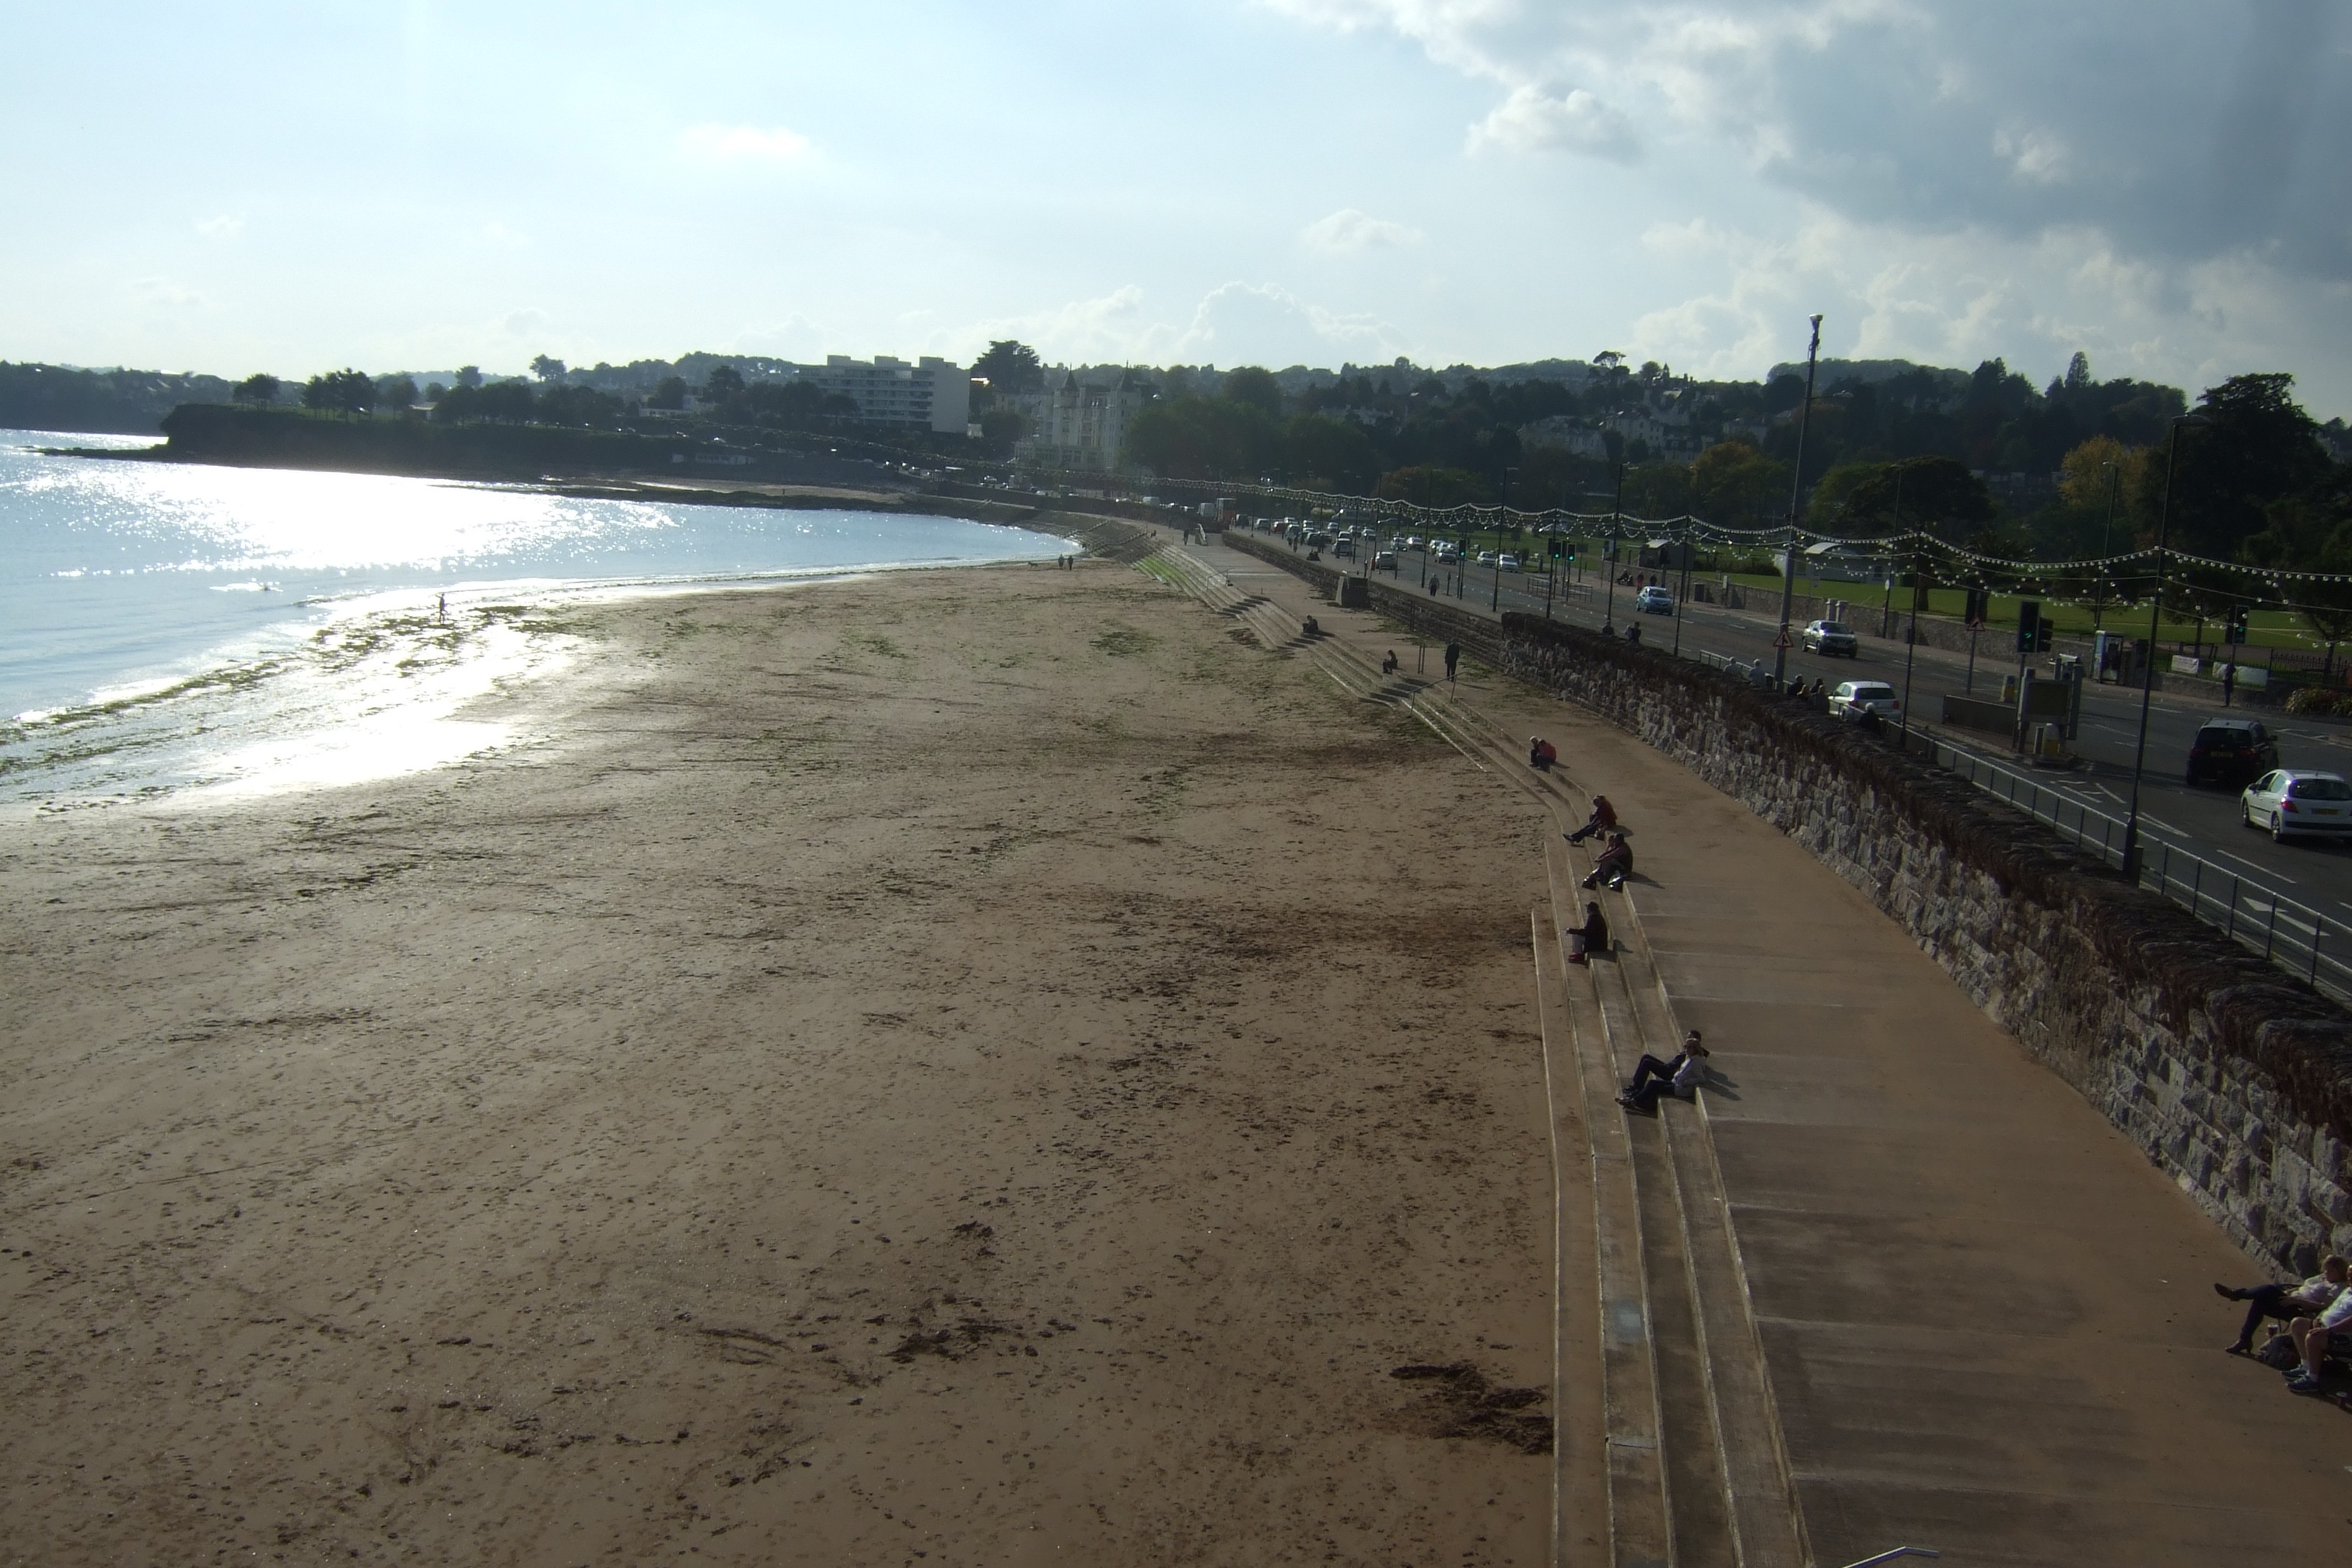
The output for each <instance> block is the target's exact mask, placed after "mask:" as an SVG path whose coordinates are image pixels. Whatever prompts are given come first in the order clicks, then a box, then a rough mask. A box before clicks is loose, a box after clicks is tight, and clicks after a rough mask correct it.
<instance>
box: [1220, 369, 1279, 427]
mask: <svg viewBox="0 0 2352 1568" xmlns="http://www.w3.org/2000/svg"><path fill="white" fill-rule="evenodd" d="M1223 393H1224V398H1225V401H1226V402H1228V403H1242V404H1247V405H1249V406H1250V407H1252V408H1256V409H1260V410H1262V411H1264V412H1265V414H1266V415H1267V416H1270V417H1273V418H1276V419H1279V418H1281V417H1282V384H1280V383H1279V382H1277V381H1276V380H1275V379H1274V373H1273V372H1272V371H1270V370H1264V369H1261V368H1260V367H1258V366H1256V365H1254V364H1245V365H1243V366H1241V367H1240V368H1239V369H1236V370H1230V371H1227V372H1226V373H1225V384H1224V387H1223Z"/></svg>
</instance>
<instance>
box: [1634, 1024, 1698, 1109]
mask: <svg viewBox="0 0 2352 1568" xmlns="http://www.w3.org/2000/svg"><path fill="white" fill-rule="evenodd" d="M1705 1082H1706V1047H1705V1046H1703V1045H1701V1044H1699V1038H1698V1031H1697V1030H1696V1029H1693V1030H1692V1031H1691V1032H1690V1033H1689V1034H1687V1035H1685V1036H1684V1037H1683V1048H1682V1049H1681V1050H1680V1051H1679V1052H1677V1053H1676V1054H1675V1059H1674V1060H1672V1061H1670V1062H1662V1061H1660V1060H1659V1059H1658V1058H1655V1057H1654V1056H1651V1055H1649V1054H1648V1053H1647V1052H1644V1053H1643V1057H1642V1059H1641V1060H1640V1061H1639V1062H1636V1063H1635V1064H1634V1066H1633V1082H1632V1083H1629V1084H1627V1085H1626V1086H1625V1092H1624V1093H1622V1094H1621V1095H1619V1096H1618V1097H1617V1103H1618V1104H1620V1105H1622V1106H1623V1107H1624V1108H1625V1109H1626V1110H1638V1111H1641V1112H1643V1114H1645V1115H1646V1114H1648V1113H1649V1112H1651V1111H1654V1110H1657V1109H1658V1100H1659V1098H1660V1097H1661V1096H1663V1095H1665V1094H1668V1093H1672V1094H1673V1095H1675V1097H1676V1098H1677V1099H1680V1100H1696V1099H1697V1098H1698V1086H1699V1085H1700V1084H1702V1083H1705Z"/></svg>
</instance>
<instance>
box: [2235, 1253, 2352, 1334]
mask: <svg viewBox="0 0 2352 1568" xmlns="http://www.w3.org/2000/svg"><path fill="white" fill-rule="evenodd" d="M2346 1279H2347V1266H2346V1264H2345V1261H2344V1259H2343V1258H2336V1257H2334V1256H2330V1257H2328V1258H2325V1259H2323V1260H2322V1261H2321V1263H2320V1265H2319V1272H2318V1273H2316V1274H2315V1275H2313V1276H2312V1277H2311V1278H2310V1279H2306V1280H2305V1281H2304V1282H2303V1283H2302V1284H2300V1285H2252V1286H2248V1287H2247V1288H2246V1289H2242V1290H2234V1289H2231V1288H2230V1287H2229V1286H2227V1285H2222V1284H2219V1283H2217V1284H2215V1285H2214V1287H2213V1294H2215V1295H2216V1296H2219V1297H2221V1300H2224V1301H2244V1302H2247V1303H2249V1305H2248V1306H2247V1308H2246V1321H2245V1323H2244V1325H2243V1326H2242V1327H2241V1328H2240V1329H2239V1330H2238V1337H2237V1338H2236V1339H2235V1340H2233V1341H2231V1342H2230V1343H2229V1344H2226V1345H2224V1346H2222V1347H2221V1348H2222V1349H2224V1350H2226V1351H2228V1352H2230V1353H2231V1355H2244V1354H2245V1353H2246V1352H2248V1351H2251V1350H2252V1349H2253V1348H2254V1335H2255V1334H2256V1333H2258V1332H2260V1331H2261V1329H2262V1326H2263V1319H2265V1318H2276V1319H2278V1320H2279V1321H2282V1322H2291V1321H2294V1319H2296V1318H2307V1317H2313V1316H2315V1315H2316V1314H2318V1313H2321V1312H2324V1311H2326V1310H2327V1309H2328V1308H2329V1307H2330V1306H2332V1305H2334V1304H2335V1301H2336V1297H2338V1296H2340V1295H2342V1294H2343V1293H2344V1286H2345V1281H2346Z"/></svg>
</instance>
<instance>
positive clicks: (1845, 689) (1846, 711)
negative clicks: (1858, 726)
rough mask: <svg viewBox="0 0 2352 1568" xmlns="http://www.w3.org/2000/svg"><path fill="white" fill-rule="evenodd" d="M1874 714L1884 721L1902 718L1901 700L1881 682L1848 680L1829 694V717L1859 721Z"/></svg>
mask: <svg viewBox="0 0 2352 1568" xmlns="http://www.w3.org/2000/svg"><path fill="white" fill-rule="evenodd" d="M1865 713H1875V714H1877V715H1878V716H1879V718H1881V719H1882V720H1884V719H1900V718H1901V717H1903V699H1901V698H1900V697H1897V696H1895V688H1893V687H1891V686H1889V685H1887V684H1886V682H1885V681H1883V680H1849V681H1847V682H1845V683H1844V684H1843V685H1842V686H1840V687H1839V688H1838V689H1836V690H1835V691H1832V692H1831V693H1830V717H1832V719H1860V718H1861V717H1862V716H1863V715H1864V714H1865Z"/></svg>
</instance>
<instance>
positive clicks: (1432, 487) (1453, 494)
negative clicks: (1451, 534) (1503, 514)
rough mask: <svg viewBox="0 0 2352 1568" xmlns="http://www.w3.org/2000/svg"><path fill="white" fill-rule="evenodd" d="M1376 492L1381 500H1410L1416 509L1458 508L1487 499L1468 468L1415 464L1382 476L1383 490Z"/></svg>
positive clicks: (1484, 489)
mask: <svg viewBox="0 0 2352 1568" xmlns="http://www.w3.org/2000/svg"><path fill="white" fill-rule="evenodd" d="M1373 493H1374V494H1375V495H1377V496H1379V497H1380V498H1381V500H1402V501H1411V502H1412V503H1413V504H1414V505H1416V506H1429V507H1441V506H1459V505H1461V504H1462V503H1464V502H1465V501H1483V500H1486V486H1484V485H1482V484H1480V483H1479V482H1478V476H1477V475H1475V474H1474V473H1472V472H1470V471H1469V470H1468V469H1466V468H1431V467H1429V466H1428V465H1426V464H1421V463H1415V464H1413V465H1412V466H1410V467H1408V468H1391V469H1390V470H1389V471H1388V472H1387V473H1385V474H1382V475H1381V484H1380V489H1377V490H1375V491H1374V492H1373Z"/></svg>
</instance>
